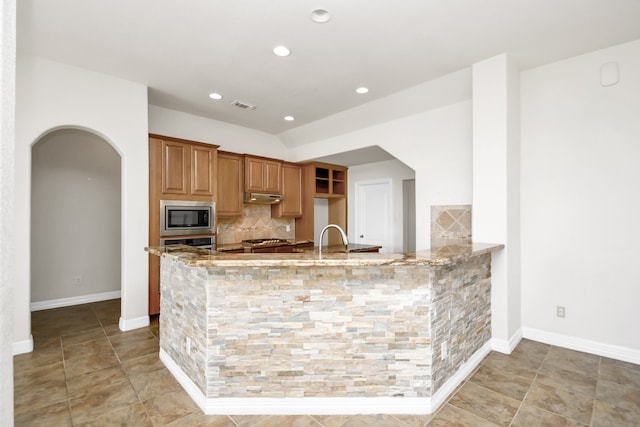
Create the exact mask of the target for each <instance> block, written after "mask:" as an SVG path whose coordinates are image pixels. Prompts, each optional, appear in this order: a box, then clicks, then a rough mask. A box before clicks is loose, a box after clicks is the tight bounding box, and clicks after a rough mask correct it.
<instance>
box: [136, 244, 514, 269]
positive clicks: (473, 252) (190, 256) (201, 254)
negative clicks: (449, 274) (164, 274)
mask: <svg viewBox="0 0 640 427" xmlns="http://www.w3.org/2000/svg"><path fill="white" fill-rule="evenodd" d="M502 248H504V245H503V244H495V243H470V244H461V245H450V246H443V247H440V248H434V249H431V250H428V251H422V252H416V253H406V254H386V253H375V252H373V253H372V252H366V253H360V252H355V251H352V252H348V253H344V252H335V251H328V252H323V253H322V254H319V253H318V248H317V247H316V248H315V249H314V250H313V251H304V252H294V253H269V254H249V253H242V254H238V253H225V252H216V251H210V250H208V249H199V248H197V247H194V246H186V245H172V246H160V247H148V248H145V250H146V251H147V252H149V253H150V254H153V255H157V256H163V257H170V258H173V259H176V260H178V261H180V262H182V263H184V264H185V265H188V266H192V267H213V266H240V265H246V266H279V265H280V266H330V265H340V266H368V265H371V266H373V265H447V264H452V263H456V262H459V261H461V260H464V259H467V258H470V257H474V256H479V255H483V254H486V253H491V252H492V251H496V250H499V249H502Z"/></svg>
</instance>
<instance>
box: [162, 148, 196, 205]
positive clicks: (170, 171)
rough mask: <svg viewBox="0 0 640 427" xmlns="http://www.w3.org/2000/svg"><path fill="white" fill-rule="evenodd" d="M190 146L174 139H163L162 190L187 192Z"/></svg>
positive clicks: (178, 192) (177, 192)
mask: <svg viewBox="0 0 640 427" xmlns="http://www.w3.org/2000/svg"><path fill="white" fill-rule="evenodd" d="M189 162H190V158H189V147H188V146H187V145H186V144H182V143H180V142H174V141H164V140H163V141H162V172H163V173H162V190H161V191H162V192H163V193H167V194H187V192H188V189H189V187H188V179H189V174H188V171H189Z"/></svg>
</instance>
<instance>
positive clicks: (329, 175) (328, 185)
mask: <svg viewBox="0 0 640 427" xmlns="http://www.w3.org/2000/svg"><path fill="white" fill-rule="evenodd" d="M310 167H311V168H313V188H314V190H315V197H319V198H333V197H346V196H347V168H346V167H344V166H337V165H329V164H324V163H315V164H313V165H312V166H310Z"/></svg>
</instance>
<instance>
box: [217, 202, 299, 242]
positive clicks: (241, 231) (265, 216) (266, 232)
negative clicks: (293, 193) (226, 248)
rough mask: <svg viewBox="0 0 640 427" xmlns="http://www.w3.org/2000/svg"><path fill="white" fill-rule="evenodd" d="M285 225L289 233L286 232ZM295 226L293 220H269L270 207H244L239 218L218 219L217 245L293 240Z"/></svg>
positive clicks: (247, 205)
mask: <svg viewBox="0 0 640 427" xmlns="http://www.w3.org/2000/svg"><path fill="white" fill-rule="evenodd" d="M287 225H288V226H289V231H287ZM295 236H296V224H295V220H294V219H293V218H271V206H270V205H252V204H249V203H247V204H245V205H244V214H243V216H241V217H239V218H219V219H218V244H228V243H239V242H241V241H243V240H247V239H261V238H276V239H289V240H293V239H295Z"/></svg>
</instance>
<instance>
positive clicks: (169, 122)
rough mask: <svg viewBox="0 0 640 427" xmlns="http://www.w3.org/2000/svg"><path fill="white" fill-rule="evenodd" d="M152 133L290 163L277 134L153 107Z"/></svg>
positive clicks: (151, 117)
mask: <svg viewBox="0 0 640 427" xmlns="http://www.w3.org/2000/svg"><path fill="white" fill-rule="evenodd" d="M149 132H150V133H156V134H160V135H166V136H173V137H176V138H183V139H188V140H191V141H200V142H206V143H210V144H216V145H219V146H220V150H225V151H231V152H234V153H251V154H256V155H259V156H265V157H273V158H276V159H282V160H289V156H290V154H289V151H288V150H287V149H286V147H285V146H284V144H282V142H280V140H279V139H278V138H276V137H275V136H274V135H271V134H268V133H265V132H261V131H258V130H254V129H249V128H246V127H242V126H237V125H233V124H230V123H224V122H220V121H217V120H212V119H208V118H205V117H200V116H194V115H192V114H187V113H183V112H180V111H175V110H169V109H166V108H162V107H158V106H155V105H149Z"/></svg>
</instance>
